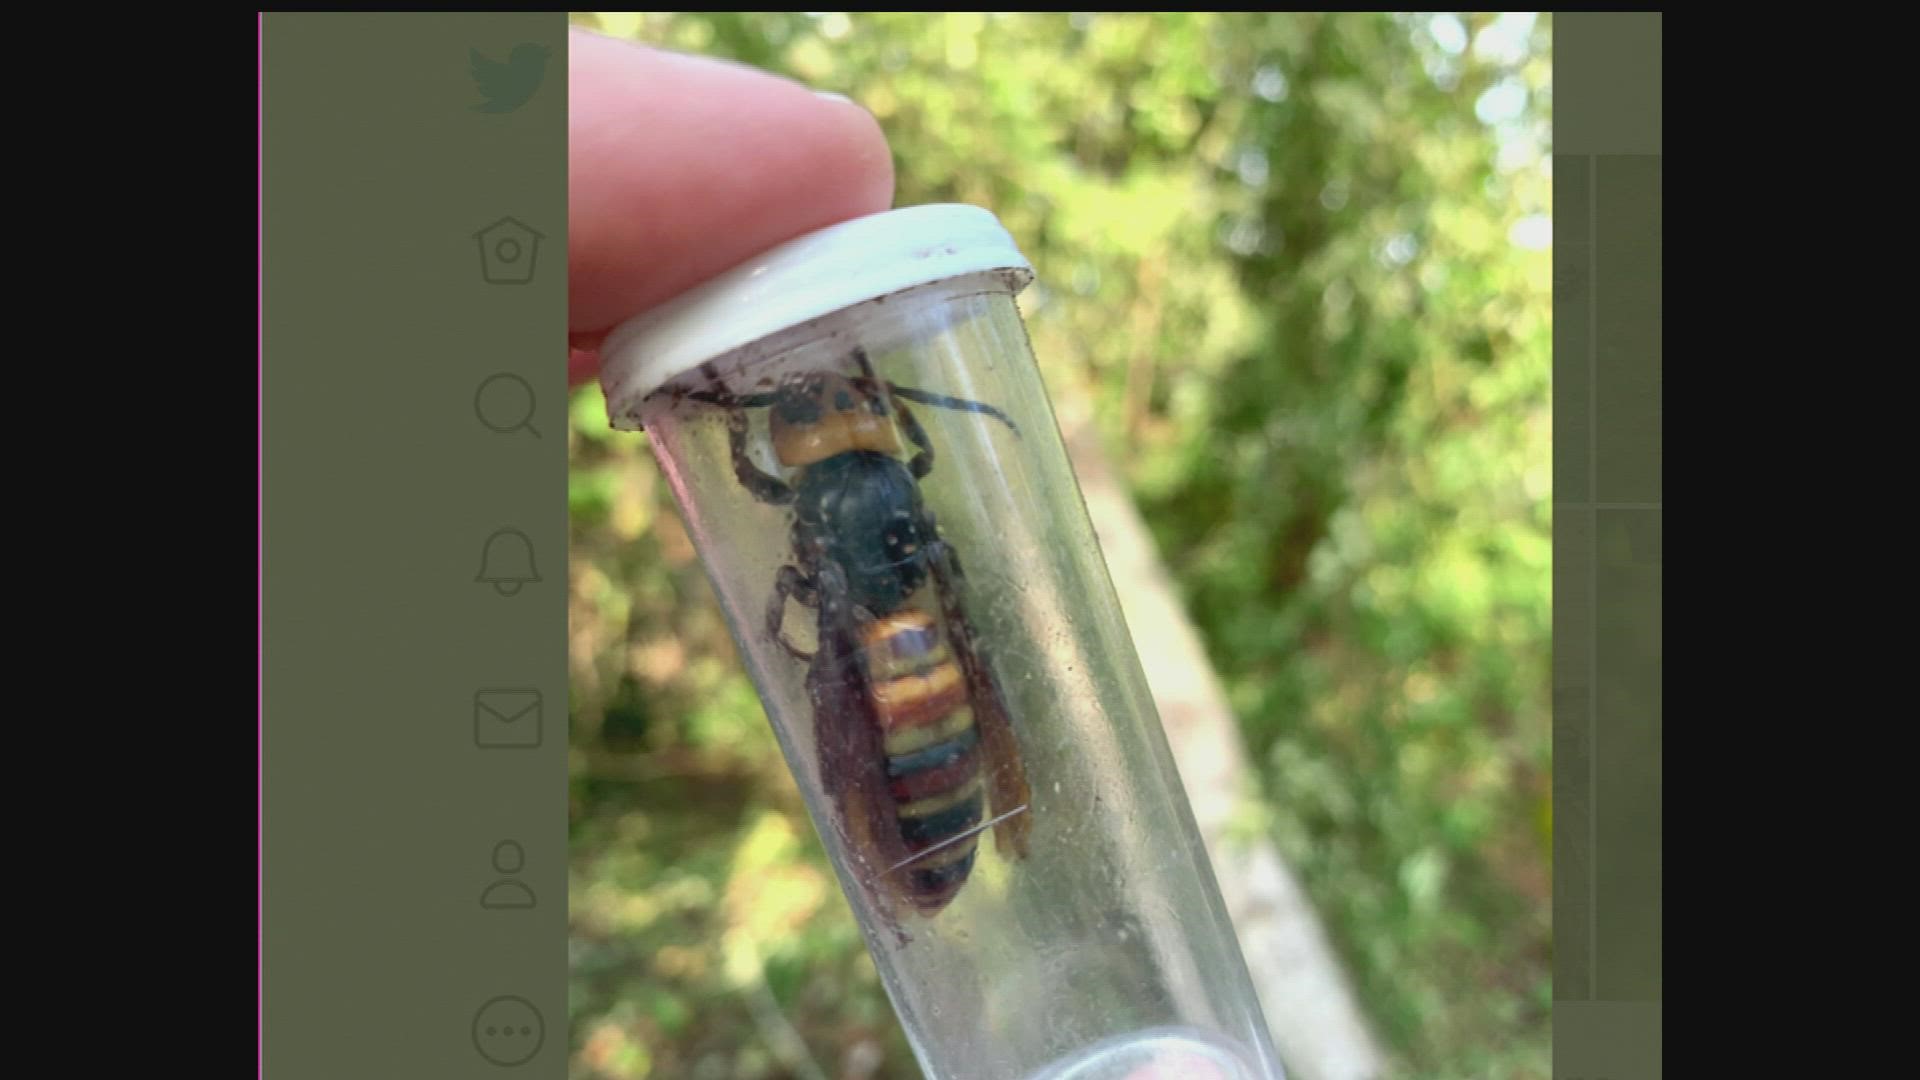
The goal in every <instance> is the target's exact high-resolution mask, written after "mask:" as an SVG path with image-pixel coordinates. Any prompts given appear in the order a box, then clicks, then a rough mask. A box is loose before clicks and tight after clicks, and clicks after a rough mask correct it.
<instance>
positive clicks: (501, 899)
mask: <svg viewBox="0 0 1920 1080" xmlns="http://www.w3.org/2000/svg"><path fill="white" fill-rule="evenodd" d="M526 864H527V853H526V852H525V851H524V850H522V849H521V847H520V845H519V844H516V843H514V842H513V841H511V840H502V841H500V842H499V843H497V844H495V845H493V869H494V872H495V873H500V874H517V873H519V872H520V868H521V867H522V866H525V865H526ZM533 905H534V898H533V890H532V889H530V888H528V887H527V884H526V882H524V881H518V880H515V879H513V878H502V879H500V880H499V881H496V882H494V883H493V884H491V885H489V886H487V887H486V890H485V891H483V892H482V893H481V894H480V906H481V907H483V908H486V909H488V910H489V911H500V910H503V909H512V908H530V907H532V906H533Z"/></svg>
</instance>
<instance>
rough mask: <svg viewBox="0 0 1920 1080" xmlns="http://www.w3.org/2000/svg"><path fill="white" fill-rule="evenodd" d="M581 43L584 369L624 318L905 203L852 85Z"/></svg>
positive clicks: (579, 213)
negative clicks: (846, 92)
mask: <svg viewBox="0 0 1920 1080" xmlns="http://www.w3.org/2000/svg"><path fill="white" fill-rule="evenodd" d="M569 45H570V49H571V58H570V63H569V71H568V85H567V92H568V95H569V100H568V121H567V128H568V151H567V156H568V177H567V199H568V216H567V263H568V268H567V269H568V275H569V276H568V305H569V306H568V329H569V331H570V334H571V339H572V344H573V346H574V348H573V353H572V356H571V358H570V360H569V364H568V369H569V370H568V377H569V382H570V383H578V382H580V381H582V380H584V379H586V378H590V377H591V376H592V375H593V373H594V371H595V370H596V368H597V356H596V354H595V353H594V349H595V348H596V347H597V346H598V344H599V340H600V338H602V337H604V336H605V334H606V332H607V331H608V330H610V329H612V328H613V327H614V326H615V325H617V324H618V323H620V322H622V321H624V320H625V319H628V318H630V317H632V316H634V315H637V314H639V313H640V312H642V311H645V310H647V309H648V308H650V307H653V306H654V305H656V304H659V303H661V302H662V301H665V300H669V299H671V298H673V297H674V296H676V295H678V294H680V293H682V292H684V291H686V290H687V289H689V288H692V287H693V286H695V285H697V284H699V283H700V282H702V281H705V280H707V279H708V278H710V277H713V276H714V275H716V274H719V273H720V272H722V271H724V270H727V269H729V268H731V267H733V266H735V265H737V264H739V263H741V262H743V261H744V260H746V259H748V258H750V257H752V256H754V255H757V254H759V253H760V252H762V251H765V250H766V249H767V248H770V247H772V246H774V245H776V244H779V243H781V242H783V241H786V240H790V239H792V238H794V237H796V236H799V235H801V234H803V233H807V232H811V231H813V230H815V229H820V228H824V227H826V226H828V225H832V224H835V223H837V222H840V221H845V220H847V219H849V218H854V217H860V216H862V215H865V214H871V213H878V212H880V211H883V210H886V209H888V208H889V207H890V206H891V205H892V204H893V159H892V156H891V154H890V153H889V151H888V149H887V141H886V136H885V135H883V134H882V133H881V131H880V125H879V123H878V122H877V121H876V120H874V118H873V116H872V115H871V114H870V113H868V112H867V111H866V110H864V109H862V108H860V107H859V106H857V105H854V104H852V103H851V102H848V101H846V100H845V99H840V100H832V99H829V98H826V97H823V96H821V95H819V94H817V93H815V92H813V91H811V90H808V89H807V88H806V87H804V86H801V85H799V84H798V83H795V82H791V81H788V80H786V79H782V78H779V77H776V76H773V75H769V74H767V73H766V72H763V71H759V70H757V69H754V68H750V67H746V66H744V65H740V64H733V63H728V62H723V61H717V60H709V59H704V58H700V57H692V56H683V55H680V54H676V53H670V52H664V51H662V50H658V49H653V48H648V47H646V46H641V45H635V44H631V43H628V42H624V41H618V40H615V39H612V38H608V37H603V36H601V35H598V34H592V33H588V32H585V31H581V30H574V31H572V33H571V37H570V41H569Z"/></svg>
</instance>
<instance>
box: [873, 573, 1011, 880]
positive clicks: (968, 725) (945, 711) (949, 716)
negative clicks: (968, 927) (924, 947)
mask: <svg viewBox="0 0 1920 1080" xmlns="http://www.w3.org/2000/svg"><path fill="white" fill-rule="evenodd" d="M862 644H863V646H864V648H865V651H866V659H867V672H868V675H869V678H870V680H871V686H872V697H873V706H874V712H875V714H876V715H877V716H878V717H879V720H880V726H881V731H882V732H883V734H884V739H885V747H886V755H887V762H886V770H887V784H888V787H889V789H890V791H891V792H892V794H893V799H894V805H895V812H896V815H897V817H898V819H899V824H900V838H901V840H903V841H905V843H906V847H907V851H908V853H909V854H910V855H914V856H919V855H921V853H922V852H926V853H927V854H926V855H925V856H924V857H921V858H915V859H914V861H913V862H912V863H911V864H910V866H909V868H908V869H907V871H906V879H907V882H908V889H907V892H908V895H909V896H910V897H911V898H912V900H913V903H914V904H915V905H916V906H918V907H920V908H922V909H927V910H934V909H938V908H940V907H943V906H945V904H946V903H947V901H949V900H951V899H953V896H954V894H955V893H957V892H959V891H960V886H961V884H962V883H963V882H965V881H966V879H967V874H968V873H969V872H970V871H971V870H972V869H973V859H974V854H975V852H976V851H977V849H978V847H979V843H980V837H979V834H978V833H977V832H973V831H972V830H974V829H975V828H976V827H977V826H978V825H979V824H980V821H981V818H982V816H983V815H984V813H985V809H986V800H985V796H984V793H983V785H982V783H981V775H980V757H979V750H978V744H979V735H978V733H977V732H976V730H975V728H974V722H973V710H972V709H971V708H970V707H969V704H968V691H967V680H966V675H965V673H964V672H962V671H961V670H960V665H959V663H958V662H957V661H956V660H955V659H954V656H953V653H952V651H951V650H950V649H949V648H948V646H947V641H946V636H945V634H944V632H943V628H942V627H941V625H940V623H939V621H938V620H937V619H935V618H934V617H933V616H932V615H930V614H928V613H926V612H924V611H915V610H911V609H909V610H903V611H899V612H896V613H894V614H892V615H889V616H886V617H884V618H881V619H878V620H876V621H875V622H874V623H873V624H872V625H871V626H870V627H868V629H867V633H866V636H865V640H864V641H863V643H862ZM962 837H964V839H961V838H962Z"/></svg>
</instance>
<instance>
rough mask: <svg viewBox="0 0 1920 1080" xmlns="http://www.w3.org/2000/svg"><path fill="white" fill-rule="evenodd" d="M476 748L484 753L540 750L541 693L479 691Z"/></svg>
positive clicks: (475, 714)
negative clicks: (537, 748)
mask: <svg viewBox="0 0 1920 1080" xmlns="http://www.w3.org/2000/svg"><path fill="white" fill-rule="evenodd" d="M473 744H474V745H475V746H478V747H480V748H482V749H485V750H531V749H532V748H534V747H536V746H539V745H540V691H538V690H479V691H476V692H475V693H474V695H473Z"/></svg>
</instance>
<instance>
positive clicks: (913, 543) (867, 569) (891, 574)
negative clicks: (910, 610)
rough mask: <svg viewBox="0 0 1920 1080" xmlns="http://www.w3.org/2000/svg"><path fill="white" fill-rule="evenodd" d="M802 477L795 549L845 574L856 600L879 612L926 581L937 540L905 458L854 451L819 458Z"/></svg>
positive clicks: (886, 611)
mask: <svg viewBox="0 0 1920 1080" xmlns="http://www.w3.org/2000/svg"><path fill="white" fill-rule="evenodd" d="M798 481H799V482H798V483H797V484H796V486H795V499H794V526H793V532H794V536H793V538H794V540H795V542H796V546H797V547H798V548H799V549H800V550H802V551H807V550H813V551H817V552H819V555H820V557H821V559H822V560H823V561H824V562H828V563H832V564H833V565H835V566H837V567H839V568H840V569H841V570H842V571H844V572H845V574H846V578H847V593H848V599H849V600H851V601H852V602H853V603H855V604H858V605H859V606H861V607H863V608H865V609H867V611H869V612H871V613H872V614H874V615H886V614H890V613H892V612H894V611H897V610H899V609H900V608H901V607H902V606H903V605H904V604H905V603H906V602H907V600H908V599H909V598H910V597H912V596H913V595H914V593H916V592H917V591H919V589H920V587H921V586H922V585H923V584H925V583H926V580H927V575H928V563H927V560H928V558H929V555H930V553H929V550H928V545H929V543H930V542H931V541H933V540H934V539H935V538H934V537H932V536H930V535H926V529H925V524H924V523H925V521H926V516H925V513H924V510H923V508H922V505H921V501H920V489H919V486H918V485H917V484H915V483H914V479H913V474H912V473H911V472H909V471H908V469H907V466H906V465H905V463H903V462H901V461H899V460H898V459H896V458H894V457H892V456H890V455H887V454H882V453H877V452H874V451H870V450H855V451H850V452H847V453H842V454H836V455H834V456H832V457H829V458H826V459H825V460H822V461H819V462H816V463H815V464H813V465H811V466H809V467H808V468H807V469H806V470H804V471H803V472H802V473H801V475H800V476H799V478H798Z"/></svg>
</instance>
